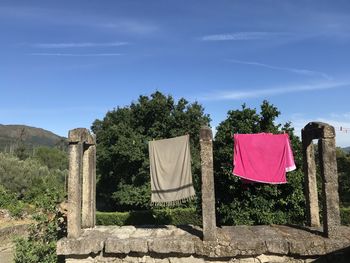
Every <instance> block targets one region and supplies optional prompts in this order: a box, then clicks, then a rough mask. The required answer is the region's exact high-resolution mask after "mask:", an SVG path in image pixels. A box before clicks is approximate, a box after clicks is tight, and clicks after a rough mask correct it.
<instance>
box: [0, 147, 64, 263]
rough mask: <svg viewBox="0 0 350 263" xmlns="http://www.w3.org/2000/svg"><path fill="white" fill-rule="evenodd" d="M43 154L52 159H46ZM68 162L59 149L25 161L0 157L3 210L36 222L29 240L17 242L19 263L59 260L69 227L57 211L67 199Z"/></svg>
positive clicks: (10, 157) (45, 262)
mask: <svg viewBox="0 0 350 263" xmlns="http://www.w3.org/2000/svg"><path fill="white" fill-rule="evenodd" d="M43 152H44V153H45V155H46V156H47V157H48V158H42V157H43V155H42V153H43ZM66 160H67V156H66V153H64V152H61V151H59V150H57V149H46V148H45V149H43V151H41V150H39V151H38V154H37V155H35V156H34V157H31V158H27V159H25V160H20V159H19V158H18V157H16V156H13V155H10V154H4V153H0V208H5V209H8V210H9V212H10V214H11V215H12V216H14V217H17V218H22V217H26V218H29V219H32V220H35V223H34V224H33V225H32V226H31V229H30V233H29V235H28V237H27V238H18V239H17V240H16V241H15V244H16V252H15V262H16V263H24V262H25V263H34V262H35V263H37V262H44V263H54V262H57V260H58V258H57V256H56V253H55V252H56V241H57V239H58V238H60V237H62V235H63V234H64V230H65V227H64V220H63V218H62V215H61V214H60V213H59V211H58V210H57V208H56V207H57V204H58V203H59V202H62V201H63V200H64V197H65V189H64V185H65V184H64V180H65V178H66V176H67V172H68V170H67V167H66V166H67V163H66ZM59 168H61V169H62V170H61V169H59Z"/></svg>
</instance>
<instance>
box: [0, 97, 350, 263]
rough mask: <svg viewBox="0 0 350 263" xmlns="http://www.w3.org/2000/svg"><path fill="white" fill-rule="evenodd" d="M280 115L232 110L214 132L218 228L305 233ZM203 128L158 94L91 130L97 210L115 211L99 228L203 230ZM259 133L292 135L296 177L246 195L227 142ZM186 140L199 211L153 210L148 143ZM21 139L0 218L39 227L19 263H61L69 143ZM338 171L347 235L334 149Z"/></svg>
mask: <svg viewBox="0 0 350 263" xmlns="http://www.w3.org/2000/svg"><path fill="white" fill-rule="evenodd" d="M279 115H280V112H279V111H278V109H277V108H276V107H275V106H274V105H272V104H270V103H269V102H267V101H264V102H263V103H262V104H261V107H260V110H259V111H257V110H256V109H252V108H249V107H247V106H246V105H242V108H241V109H237V110H230V111H229V112H228V113H227V118H226V119H225V120H224V121H222V122H221V123H220V124H219V126H218V127H217V132H216V135H215V139H214V171H215V172H214V176H215V187H216V189H215V194H216V209H217V220H218V224H222V225H225V224H226V225H227V224H229V225H236V224H248V225H249V224H273V223H274V224H285V223H292V224H298V225H300V224H303V223H304V220H305V219H304V213H305V211H304V209H305V199H304V194H303V185H304V184H303V182H304V176H303V173H302V170H301V168H302V156H301V142H300V139H299V138H298V137H297V136H295V135H294V134H293V128H292V127H291V125H290V123H285V124H283V125H282V124H279V123H276V118H277V117H278V116H279ZM209 121H210V118H209V116H208V115H207V114H205V113H204V109H203V107H202V106H201V105H200V104H198V103H197V102H194V103H189V102H188V101H186V100H185V99H184V98H181V99H179V100H178V101H175V100H174V99H173V97H171V96H165V95H163V94H162V93H160V92H155V93H153V94H151V95H150V96H140V97H139V98H138V100H137V101H136V102H133V103H131V104H130V105H129V106H126V107H122V108H119V107H118V108H116V109H114V110H113V111H110V112H108V113H107V114H106V116H105V117H104V118H103V119H102V120H96V121H95V122H94V123H93V125H92V130H93V132H94V133H95V134H96V136H97V172H98V184H97V193H98V196H97V198H98V206H99V208H100V209H101V210H105V211H120V212H97V215H96V216H97V218H96V221H97V224H100V225H111V224H113V225H125V224H132V225H145V224H173V225H182V224H193V225H201V216H200V210H201V203H200V179H201V178H200V156H199V152H200V151H199V129H200V127H201V126H202V125H208V124H209ZM3 126H4V125H0V142H1V138H2V137H1V131H2V130H1V129H3V128H4V127H3ZM259 132H271V133H281V132H286V133H288V134H289V136H290V139H291V143H292V148H293V152H294V158H295V162H296V166H297V169H296V170H295V171H293V172H290V173H288V174H287V177H288V183H287V184H283V185H267V184H259V183H256V184H248V185H247V184H243V183H242V181H241V180H240V179H239V178H238V177H236V176H233V175H232V168H233V167H232V154H233V144H234V142H233V139H232V135H233V134H235V133H259ZM13 134H15V133H13ZM13 134H12V135H11V136H12V137H13V136H14V135H13ZM16 134H17V135H16V136H18V133H16ZM183 134H189V135H190V138H191V155H192V172H193V177H194V184H195V188H196V192H197V196H198V197H199V198H198V200H197V203H195V202H193V203H190V204H189V205H188V204H185V205H182V206H180V207H177V208H172V209H170V208H162V209H152V208H151V207H150V206H149V204H150V183H149V181H150V178H149V161H148V141H150V140H153V139H162V138H169V137H174V136H179V135H183ZM7 135H8V134H7ZM7 135H6V136H7ZM22 135H23V134H22ZM22 135H21V136H20V137H19V139H18V138H17V141H16V144H15V145H16V148H14V150H13V151H12V152H11V153H12V154H9V153H0V208H5V209H8V210H9V211H10V213H11V215H12V216H14V217H27V216H28V215H29V216H30V217H31V218H32V219H34V220H35V221H36V224H34V225H33V226H32V228H31V230H30V234H29V236H28V238H19V239H17V240H16V255H15V262H16V263H24V262H26V263H34V262H44V263H53V262H58V261H59V260H60V259H59V258H58V257H57V256H56V254H55V247H56V241H57V239H58V238H60V237H62V236H63V235H64V234H65V221H64V218H63V217H62V214H60V212H59V211H58V210H57V204H58V203H59V202H61V201H63V200H64V198H65V182H66V177H67V174H68V170H67V169H68V158H67V153H66V152H65V151H62V149H63V150H64V149H65V147H64V145H65V143H64V141H62V140H61V144H60V145H61V146H62V147H61V146H60V147H56V148H48V147H45V146H40V147H39V146H38V147H35V148H34V149H33V148H30V147H29V148H28V144H26V143H25V142H26V139H25V138H27V137H28V136H27V135H25V134H24V135H23V136H22ZM61 139H62V138H61ZM337 162H338V173H339V194H340V201H341V205H342V207H341V216H342V223H343V224H347V225H349V224H350V208H349V206H350V169H349V167H350V154H349V153H346V152H344V151H343V150H341V149H337ZM319 181H320V180H319ZM319 192H320V191H319Z"/></svg>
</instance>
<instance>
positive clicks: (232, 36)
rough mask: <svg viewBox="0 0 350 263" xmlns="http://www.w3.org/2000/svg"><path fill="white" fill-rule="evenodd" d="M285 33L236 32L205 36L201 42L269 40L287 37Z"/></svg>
mask: <svg viewBox="0 0 350 263" xmlns="http://www.w3.org/2000/svg"><path fill="white" fill-rule="evenodd" d="M289 35H290V34H289V33H285V32H236V33H227V34H215V35H206V36H203V37H201V38H200V39H201V40H202V41H228V40H231V41H240V40H256V39H269V38H272V37H277V36H289Z"/></svg>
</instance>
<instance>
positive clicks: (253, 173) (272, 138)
mask: <svg viewBox="0 0 350 263" xmlns="http://www.w3.org/2000/svg"><path fill="white" fill-rule="evenodd" d="M233 165H234V168H233V174H234V175H236V176H239V177H241V178H243V179H246V180H249V181H254V182H260V183H270V184H283V183H286V182H287V179H286V172H289V171H293V170H295V169H296V167H295V163H294V157H293V152H292V149H291V147H290V141H289V135H288V134H271V133H258V134H235V135H234V154H233Z"/></svg>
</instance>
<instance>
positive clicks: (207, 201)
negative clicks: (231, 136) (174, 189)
mask: <svg viewBox="0 0 350 263" xmlns="http://www.w3.org/2000/svg"><path fill="white" fill-rule="evenodd" d="M200 145H201V166H202V214H203V240H204V241H215V240H217V232H216V217H215V191H214V169H213V134H212V131H211V129H210V128H209V127H202V128H201V130H200Z"/></svg>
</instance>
